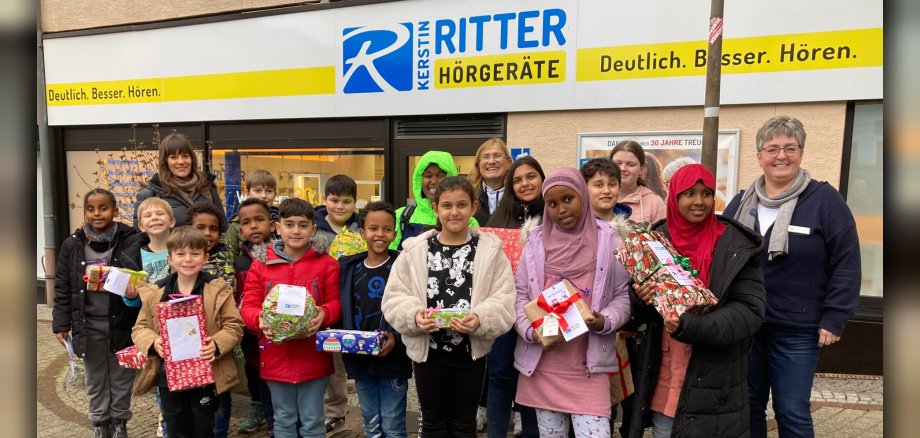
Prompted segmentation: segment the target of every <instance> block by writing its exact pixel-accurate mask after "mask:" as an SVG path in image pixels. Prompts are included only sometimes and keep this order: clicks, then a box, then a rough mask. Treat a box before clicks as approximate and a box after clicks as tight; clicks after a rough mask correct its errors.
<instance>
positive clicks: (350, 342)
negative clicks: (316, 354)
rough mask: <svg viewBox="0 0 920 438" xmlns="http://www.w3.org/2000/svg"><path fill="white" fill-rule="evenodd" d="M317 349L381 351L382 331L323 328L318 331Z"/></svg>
mask: <svg viewBox="0 0 920 438" xmlns="http://www.w3.org/2000/svg"><path fill="white" fill-rule="evenodd" d="M316 349H317V350H319V351H326V352H329V353H349V354H369V355H371V356H376V355H377V354H379V353H380V332H378V331H360V330H321V331H318V332H316Z"/></svg>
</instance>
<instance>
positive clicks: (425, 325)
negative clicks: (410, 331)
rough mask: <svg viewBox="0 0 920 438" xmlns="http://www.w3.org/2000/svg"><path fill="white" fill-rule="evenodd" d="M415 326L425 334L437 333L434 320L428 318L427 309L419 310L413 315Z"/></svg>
mask: <svg viewBox="0 0 920 438" xmlns="http://www.w3.org/2000/svg"><path fill="white" fill-rule="evenodd" d="M415 325H417V326H418V328H419V330H421V331H423V332H425V333H432V332H436V331H438V325H437V324H435V322H434V320H433V319H431V318H429V317H428V309H424V310H419V311H418V313H416V314H415Z"/></svg>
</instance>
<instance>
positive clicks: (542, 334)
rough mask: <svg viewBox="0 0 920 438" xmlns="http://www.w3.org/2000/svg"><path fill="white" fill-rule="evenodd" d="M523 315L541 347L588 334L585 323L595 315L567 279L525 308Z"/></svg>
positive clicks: (543, 293) (545, 291)
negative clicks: (536, 335)
mask: <svg viewBox="0 0 920 438" xmlns="http://www.w3.org/2000/svg"><path fill="white" fill-rule="evenodd" d="M524 315H525V316H527V319H528V320H529V321H530V324H531V327H533V329H534V333H537V334H538V335H539V341H540V344H542V345H543V346H544V347H550V346H552V345H555V344H557V343H559V342H560V341H568V340H570V339H573V338H575V337H578V336H580V335H582V334H584V333H587V331H588V328H587V323H589V322H591V321H593V320H594V312H592V311H591V308H590V307H588V303H587V302H585V300H584V298H583V297H582V294H581V292H580V291H579V290H578V288H576V287H575V285H573V284H572V283H571V282H570V281H569V280H567V279H563V280H562V281H560V282H559V283H556V284H555V285H553V287H550V288H549V289H547V290H544V291H543V292H542V293H541V294H540V296H539V297H537V298H536V299H535V300H533V301H531V302H529V303H527V304H526V305H524Z"/></svg>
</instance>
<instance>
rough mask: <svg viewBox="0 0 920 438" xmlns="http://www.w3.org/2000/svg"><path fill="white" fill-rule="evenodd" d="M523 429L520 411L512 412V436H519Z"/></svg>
mask: <svg viewBox="0 0 920 438" xmlns="http://www.w3.org/2000/svg"><path fill="white" fill-rule="evenodd" d="M523 431H524V429H523V428H522V427H521V413H520V412H515V413H514V436H521V434H522V433H523Z"/></svg>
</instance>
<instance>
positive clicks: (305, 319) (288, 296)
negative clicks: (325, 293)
mask: <svg viewBox="0 0 920 438" xmlns="http://www.w3.org/2000/svg"><path fill="white" fill-rule="evenodd" d="M262 310H263V312H262V319H263V320H264V321H265V324H266V325H268V326H269V327H270V328H271V331H272V336H271V341H272V342H274V343H276V344H280V343H282V342H284V341H286V340H288V339H303V338H307V337H309V335H311V334H312V333H310V332H309V327H310V319H312V318H313V317H314V316H316V301H315V300H314V299H313V294H311V293H310V291H309V290H307V288H306V287H304V286H292V285H289V284H276V285H274V286H273V287H272V288H271V289H270V290H269V291H268V295H266V296H265V301H263V302H262Z"/></svg>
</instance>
